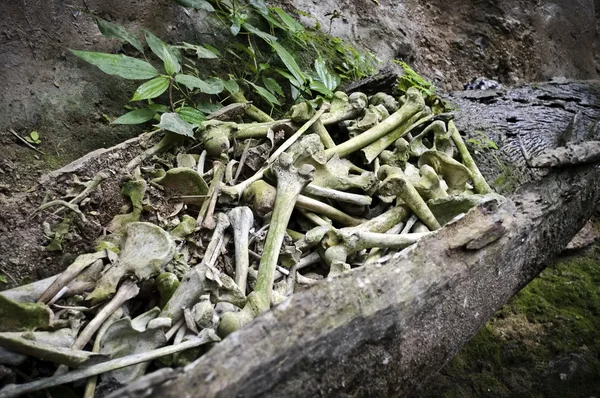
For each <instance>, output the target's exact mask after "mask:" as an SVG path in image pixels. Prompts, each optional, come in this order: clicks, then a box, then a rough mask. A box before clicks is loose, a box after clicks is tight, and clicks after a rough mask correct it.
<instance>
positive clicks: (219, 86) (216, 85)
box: [203, 77, 225, 94]
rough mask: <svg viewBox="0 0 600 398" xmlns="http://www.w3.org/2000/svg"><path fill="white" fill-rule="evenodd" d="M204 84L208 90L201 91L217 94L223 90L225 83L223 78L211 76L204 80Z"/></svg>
mask: <svg viewBox="0 0 600 398" xmlns="http://www.w3.org/2000/svg"><path fill="white" fill-rule="evenodd" d="M205 82H206V84H207V85H208V87H209V90H207V91H203V92H204V93H206V94H219V93H221V92H223V90H225V84H224V83H223V80H221V79H219V78H218V77H211V78H209V79H206V80H205Z"/></svg>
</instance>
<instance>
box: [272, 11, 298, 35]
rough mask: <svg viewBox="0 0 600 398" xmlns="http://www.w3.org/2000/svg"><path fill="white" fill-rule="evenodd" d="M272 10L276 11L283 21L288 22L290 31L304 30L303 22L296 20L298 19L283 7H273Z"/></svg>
mask: <svg viewBox="0 0 600 398" xmlns="http://www.w3.org/2000/svg"><path fill="white" fill-rule="evenodd" d="M271 11H275V13H276V14H277V16H278V17H279V18H281V20H282V21H283V23H284V24H286V26H287V27H288V29H289V30H290V31H292V32H293V33H298V32H303V31H304V26H302V24H300V22H298V21H296V19H295V18H294V17H292V16H291V15H290V14H288V13H287V12H285V11H283V10H282V9H281V8H279V7H273V8H271Z"/></svg>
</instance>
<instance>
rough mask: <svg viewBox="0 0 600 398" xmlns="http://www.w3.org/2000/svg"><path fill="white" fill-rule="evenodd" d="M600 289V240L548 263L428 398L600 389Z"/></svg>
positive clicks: (580, 392) (459, 357)
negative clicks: (583, 250)
mask: <svg viewBox="0 0 600 398" xmlns="http://www.w3.org/2000/svg"><path fill="white" fill-rule="evenodd" d="M599 286H600V245H596V246H595V247H593V248H591V249H590V250H588V251H587V252H586V253H584V254H581V255H578V256H574V257H570V258H564V259H562V260H561V261H559V262H558V263H556V264H554V265H552V266H550V267H548V268H547V269H546V270H545V271H544V272H542V274H541V275H540V276H539V277H538V278H536V279H535V280H533V281H532V282H531V283H530V284H529V285H528V286H527V287H525V288H524V289H523V290H522V291H521V292H519V293H518V294H517V295H516V296H515V297H513V299H512V300H510V302H509V303H508V304H507V305H506V306H505V307H504V308H503V309H502V310H501V311H499V312H498V313H497V314H496V316H495V317H494V318H493V319H491V320H490V322H488V323H487V324H486V326H485V327H484V328H482V329H481V330H480V331H479V332H478V333H477V334H476V335H475V336H474V337H473V339H472V340H471V341H470V342H469V343H468V344H467V345H465V346H464V347H463V350H462V351H461V352H460V353H459V354H458V355H457V356H456V357H454V359H453V360H452V361H451V362H450V363H449V364H448V365H447V366H446V367H445V368H444V370H443V371H442V374H441V375H439V376H437V377H436V378H434V380H433V381H432V382H431V383H430V385H429V386H428V388H427V389H426V391H424V392H423V394H422V396H428V397H433V396H435V397H438V396H444V397H482V396H494V397H498V396H500V397H515V396H527V397H564V396H569V397H589V396H593V395H594V394H597V391H599V390H600V380H598V377H596V376H597V375H598V374H600V359H599V358H598V353H599V352H600V288H599ZM573 358H575V359H573ZM574 361H575V362H574ZM560 363H563V364H565V365H564V366H562V367H561V366H560V365H559V364H560ZM573 363H575V364H576V365H573ZM572 366H576V369H575V371H574V373H573V374H569V375H568V380H566V381H561V379H560V377H559V373H562V372H567V373H568V372H569V370H568V369H569V367H572Z"/></svg>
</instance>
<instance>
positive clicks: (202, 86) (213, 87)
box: [175, 73, 225, 94]
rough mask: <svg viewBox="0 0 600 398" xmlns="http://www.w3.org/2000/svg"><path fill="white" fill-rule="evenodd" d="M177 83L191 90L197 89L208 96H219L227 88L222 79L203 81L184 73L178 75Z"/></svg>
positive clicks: (176, 77)
mask: <svg viewBox="0 0 600 398" xmlns="http://www.w3.org/2000/svg"><path fill="white" fill-rule="evenodd" d="M175 81H176V82H177V83H180V84H183V85H184V86H186V87H187V88H189V89H191V90H193V89H195V88H197V89H199V90H200V91H201V92H203V93H206V94H219V93H220V92H221V91H223V89H224V88H225V87H224V85H223V81H222V80H221V79H216V78H211V79H207V80H202V79H199V78H197V77H196V76H190V75H185V74H183V73H180V74H178V75H176V76H175Z"/></svg>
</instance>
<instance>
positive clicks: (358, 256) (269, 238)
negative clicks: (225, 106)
mask: <svg viewBox="0 0 600 398" xmlns="http://www.w3.org/2000/svg"><path fill="white" fill-rule="evenodd" d="M425 100H426V98H425V97H424V96H423V94H422V93H421V92H420V91H419V90H418V89H416V88H410V89H408V90H407V91H406V94H405V95H403V96H401V97H400V98H394V97H392V96H390V95H388V94H383V93H379V94H376V95H373V96H371V97H370V98H368V97H367V96H366V95H365V94H362V93H353V94H351V95H350V96H347V95H346V94H344V93H342V92H337V93H335V95H334V97H333V100H332V101H331V103H329V102H327V101H323V100H322V99H320V100H313V101H310V102H303V103H299V104H296V105H294V106H293V107H292V109H291V110H290V112H289V119H285V120H281V121H266V122H265V121H264V117H262V116H261V115H260V114H259V115H258V118H259V119H260V120H258V122H257V123H249V121H248V120H244V119H243V118H246V119H247V118H252V117H254V118H257V113H256V110H253V111H252V112H249V111H250V109H251V108H249V107H236V108H235V109H238V108H239V109H241V111H242V112H233V113H231V114H229V116H230V117H234V118H235V119H233V120H226V119H227V118H226V117H225V116H227V114H220V115H216V116H215V117H213V118H212V120H211V121H209V122H206V123H204V124H203V125H202V126H200V127H198V128H195V131H193V126H192V125H189V126H188V127H189V130H190V131H193V137H184V136H183V135H180V134H178V132H180V131H181V129H182V127H181V126H182V125H183V124H185V123H186V122H184V121H183V120H181V119H179V120H177V122H176V124H177V126H178V127H177V128H176V129H173V130H171V131H169V128H168V127H165V126H168V125H169V124H168V123H167V121H166V119H169V122H170V123H172V122H173V120H171V119H177V118H178V116H177V115H176V114H174V113H165V114H163V116H162V119H165V120H161V125H159V126H162V127H163V128H165V129H166V130H167V131H166V132H165V136H164V138H163V139H162V140H161V141H160V142H159V143H158V144H157V145H155V146H154V147H153V148H150V149H148V150H147V151H145V152H144V153H143V154H142V155H140V156H138V157H137V158H135V159H134V160H133V161H132V162H130V163H129V165H128V166H127V170H126V171H127V173H125V174H126V175H127V177H126V178H125V179H123V181H122V183H121V192H122V194H123V195H124V196H125V197H127V198H128V199H129V202H130V206H129V208H127V209H123V212H122V214H118V215H116V216H115V217H114V218H113V220H112V221H111V222H110V223H109V224H108V225H107V226H106V227H105V233H104V234H102V236H99V237H98V241H97V250H98V251H97V252H96V253H89V254H83V255H81V256H79V257H78V258H77V259H76V260H75V261H74V262H73V263H72V264H71V266H69V267H68V268H67V269H66V270H65V271H64V272H63V273H62V274H60V275H59V276H55V277H52V278H49V280H45V281H39V282H35V283H33V284H31V285H27V286H22V287H18V288H15V289H12V290H9V291H4V292H0V298H1V299H0V312H1V313H2V314H3V317H4V319H6V320H7V322H5V323H4V325H6V326H7V327H4V328H3V329H2V333H0V347H1V348H0V349H2V350H4V351H6V350H8V351H10V352H11V353H14V354H15V355H12V356H10V361H11V362H10V363H6V364H7V365H10V366H18V364H19V363H23V361H25V360H26V357H25V356H23V355H21V354H25V355H29V356H31V357H34V358H37V359H40V360H44V361H50V362H53V363H55V364H56V365H61V366H59V368H58V370H57V371H56V373H55V375H54V376H51V377H49V378H47V379H41V380H36V381H32V382H30V383H25V384H22V385H9V386H6V387H5V388H4V389H2V390H0V397H12V396H16V395H18V394H22V393H25V392H29V391H34V390H37V389H40V388H47V387H49V386H54V385H58V384H63V383H69V382H72V381H74V380H78V379H81V378H88V385H87V388H86V393H85V396H86V397H87V398H91V397H93V396H94V389H95V387H96V384H97V386H98V388H99V389H100V390H102V391H108V390H112V389H114V387H115V386H120V385H123V384H127V383H130V382H132V381H134V380H135V379H136V378H138V377H139V376H141V375H143V374H144V373H145V372H146V371H147V369H148V368H149V367H150V366H152V367H153V368H156V367H163V366H174V367H176V366H184V365H186V364H188V363H190V362H192V361H193V360H194V359H196V358H197V357H198V356H199V355H201V354H202V353H203V352H205V351H206V349H207V348H210V345H211V344H214V343H216V342H218V341H219V340H220V338H224V337H226V336H227V335H228V334H230V333H232V332H235V331H236V330H238V329H239V328H242V327H244V326H245V325H246V324H247V323H249V322H251V321H252V320H253V319H254V318H255V317H257V316H259V315H260V314H261V313H263V312H265V311H267V310H268V309H269V308H270V307H271V306H272V305H276V304H278V303H281V302H282V301H284V300H285V299H286V298H287V297H289V296H290V295H291V294H293V292H294V290H297V289H305V288H307V286H310V285H312V284H314V283H319V281H320V280H323V281H322V282H321V283H327V280H326V278H327V277H333V276H335V275H336V274H339V273H343V272H348V271H349V270H351V269H352V268H355V267H360V266H369V265H370V264H373V263H376V262H385V261H386V259H388V258H389V255H388V254H390V253H391V252H394V251H397V250H401V249H403V248H405V247H407V246H410V245H411V244H413V243H415V242H417V241H418V240H419V239H420V238H422V237H424V236H428V235H430V234H432V233H435V230H436V229H439V228H440V227H441V226H442V225H443V224H445V223H446V222H449V221H451V220H453V219H455V218H456V217H459V216H461V214H464V213H465V212H466V211H468V209H469V208H470V207H472V206H475V205H476V204H478V203H481V202H482V201H485V200H486V198H498V195H496V194H494V193H493V192H492V190H491V189H490V187H489V185H487V183H486V182H485V180H483V177H482V176H481V173H479V170H478V169H477V166H476V165H475V162H474V161H473V159H472V158H471V157H470V155H469V153H468V151H467V150H466V146H465V145H464V142H463V141H462V138H461V136H460V134H459V133H458V130H457V129H456V126H454V124H453V122H452V121H451V119H452V116H451V115H449V114H435V113H434V112H433V111H432V109H431V108H430V107H429V106H428V105H427V104H426V101H425ZM243 112H245V114H244V115H243V116H242V113H243ZM232 115H233V116H232ZM183 130H185V131H186V135H187V131H188V128H184V129H183ZM390 137H393V139H390ZM101 173H102V174H98V175H97V176H96V177H95V178H93V179H92V180H90V181H89V182H87V183H82V182H81V181H74V185H77V186H78V187H74V190H73V193H72V195H70V198H71V199H70V201H67V200H68V199H69V197H64V198H48V200H47V201H46V203H45V204H42V206H41V207H40V210H43V209H46V208H48V207H50V206H53V205H59V206H61V208H60V209H59V212H55V213H54V214H52V217H50V216H49V218H48V219H47V220H46V221H45V223H46V224H45V225H46V228H45V230H46V231H47V235H48V238H49V240H50V241H51V242H50V244H51V245H52V244H53V243H54V242H55V240H56V239H57V238H61V237H62V235H64V234H65V232H64V231H62V232H61V231H60V228H61V225H62V224H64V222H65V221H64V220H71V218H72V215H71V214H70V213H75V214H76V215H77V216H78V217H79V222H81V223H86V222H91V221H88V219H86V217H85V213H86V211H87V210H86V205H87V204H88V203H89V201H90V200H91V199H90V198H88V197H87V194H88V193H89V192H91V191H92V190H94V189H97V188H98V186H101V185H102V183H103V181H104V180H105V179H106V178H109V176H108V175H107V174H106V173H105V172H101ZM77 188H78V191H77V190H76V189H77ZM440 202H441V205H440ZM58 213H61V214H63V213H64V217H63V221H61V222H58V223H57V222H56V219H57V218H60V217H58ZM43 214H47V212H44V213H43ZM69 222H70V221H69ZM51 224H54V228H55V230H54V231H52V227H51ZM63 229H64V226H63ZM57 244H58V246H56V247H52V248H54V249H58V250H60V248H61V247H60V244H64V242H62V238H61V239H60V241H59V242H58V243H57ZM27 314H35V316H29V315H27ZM25 316H27V318H26V319H27V320H28V322H25V323H23V322H19V321H18V320H19V319H23V317H25ZM34 320H37V321H36V322H34V323H31V322H29V321H34ZM65 330H67V331H69V332H70V333H69V335H68V339H67V340H66V341H65V340H64V338H63V337H64V334H65ZM40 333H44V334H45V335H39V337H38V336H37V334H40ZM46 335H49V336H46ZM54 335H56V337H59V336H60V337H61V339H60V343H59V344H58V345H56V346H55V347H52V343H51V342H52V341H54V340H53V339H52V337H54ZM217 335H218V337H217ZM42 336H44V337H43V338H42ZM55 340H56V341H58V340H57V339H55ZM49 342H50V343H49ZM201 346H206V347H201ZM82 350H83V351H82ZM8 357H9V356H6V358H8ZM107 357H108V358H110V360H108V361H107V362H103V363H100V364H97V365H90V364H89V361H90V360H91V359H94V360H95V361H101V360H103V359H104V358H107ZM3 360H4V357H2V358H0V363H3ZM152 361H154V362H152ZM65 365H66V366H70V367H72V368H77V370H74V371H71V372H66V371H67V367H66V366H65ZM117 369H120V370H118V371H117ZM65 372H66V373H65ZM97 375H100V382H97V379H96V377H95V376H97ZM75 388H79V387H75Z"/></svg>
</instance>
